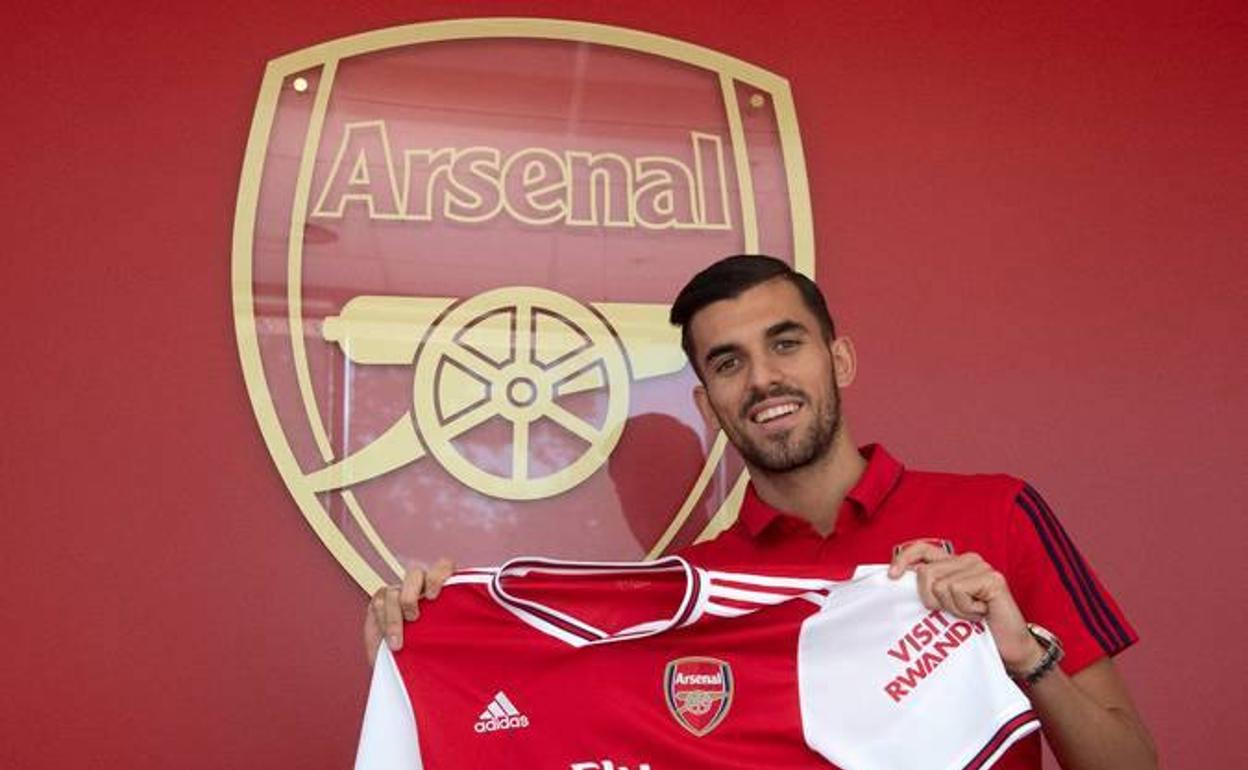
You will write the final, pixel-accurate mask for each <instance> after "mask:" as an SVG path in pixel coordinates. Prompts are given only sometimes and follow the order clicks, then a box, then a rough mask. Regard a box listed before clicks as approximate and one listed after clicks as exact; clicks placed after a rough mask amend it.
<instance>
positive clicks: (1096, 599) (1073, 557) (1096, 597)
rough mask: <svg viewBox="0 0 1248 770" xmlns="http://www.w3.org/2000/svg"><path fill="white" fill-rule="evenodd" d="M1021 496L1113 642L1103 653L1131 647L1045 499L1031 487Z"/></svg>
mask: <svg viewBox="0 0 1248 770" xmlns="http://www.w3.org/2000/svg"><path fill="white" fill-rule="evenodd" d="M1023 495H1025V496H1027V497H1028V498H1029V499H1030V500H1031V501H1032V503H1033V504H1035V506H1036V510H1037V511H1038V512H1039V514H1040V517H1041V518H1042V519H1043V520H1044V521H1045V523H1046V524H1047V526H1048V528H1049V531H1050V532H1051V533H1052V534H1053V536H1054V537H1055V538H1056V539H1057V543H1058V546H1059V548H1060V549H1061V551H1062V552H1063V554H1064V555H1065V557H1066V560H1067V563H1068V564H1070V565H1071V567H1072V569H1073V570H1074V573H1075V578H1076V580H1077V581H1078V583H1079V586H1080V588H1081V590H1082V591H1083V595H1084V597H1085V598H1087V600H1088V603H1089V605H1090V606H1091V608H1092V612H1093V614H1094V615H1095V616H1096V619H1097V622H1098V624H1099V625H1100V628H1101V631H1102V632H1103V633H1104V634H1105V636H1106V637H1108V638H1109V639H1111V640H1112V644H1113V649H1112V650H1108V649H1107V650H1106V652H1108V653H1111V654H1112V653H1115V652H1119V651H1121V650H1123V649H1125V648H1126V647H1127V645H1129V644H1131V635H1130V634H1128V633H1127V631H1126V629H1125V628H1124V627H1123V625H1122V622H1121V621H1120V620H1119V618H1118V617H1117V615H1115V614H1114V611H1113V609H1112V607H1111V606H1110V604H1109V602H1108V601H1106V599H1105V595H1104V593H1102V592H1101V590H1100V588H1098V587H1097V585H1096V579H1095V578H1094V577H1093V576H1092V570H1091V569H1090V568H1089V567H1088V563H1087V562H1086V561H1084V558H1083V555H1082V554H1080V553H1079V549H1078V548H1076V547H1075V544H1074V542H1073V541H1072V540H1071V539H1070V536H1069V535H1067V534H1066V530H1065V528H1063V527H1062V523H1061V522H1060V521H1058V519H1057V516H1056V515H1055V514H1054V513H1053V510H1052V509H1051V508H1049V505H1048V503H1046V502H1045V501H1044V498H1043V497H1041V496H1040V493H1039V492H1037V491H1036V490H1035V489H1033V488H1032V487H1031V486H1025V487H1023Z"/></svg>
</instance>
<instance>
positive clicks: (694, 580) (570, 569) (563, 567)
mask: <svg viewBox="0 0 1248 770" xmlns="http://www.w3.org/2000/svg"><path fill="white" fill-rule="evenodd" d="M675 570H680V571H682V572H683V573H684V577H685V593H684V597H683V599H682V600H681V602H680V606H679V607H677V608H676V611H675V612H674V613H673V614H672V615H671V617H668V618H663V619H659V620H654V621H650V622H646V623H640V624H638V625H636V626H632V627H630V628H625V629H621V630H619V631H616V632H615V633H610V632H607V631H604V630H602V629H600V628H596V627H595V626H592V625H590V624H589V623H586V622H584V621H583V620H580V619H579V618H576V617H573V616H572V615H569V614H567V613H564V612H560V611H559V610H556V609H554V608H553V607H548V606H546V605H544V604H541V603H539V602H535V601H530V600H528V599H521V598H519V597H518V596H515V595H513V594H511V593H509V592H508V591H507V588H506V586H505V585H504V579H505V578H508V577H522V576H524V575H526V574H529V573H531V572H543V573H546V574H563V575H590V574H618V575H638V574H647V573H655V572H670V571H675ZM706 584H707V576H706V573H705V572H704V571H703V570H701V569H697V568H695V567H693V566H691V565H690V564H689V563H688V562H687V561H685V560H684V559H682V558H681V557H679V556H669V557H666V558H663V559H658V560H655V561H648V562H571V561H561V560H558V559H539V558H518V559H512V560H511V561H508V562H507V563H506V564H504V565H503V566H501V567H499V568H498V570H497V571H495V572H494V573H493V576H492V577H491V578H490V580H489V584H488V585H489V591H490V596H491V597H493V598H494V600H495V601H496V602H498V603H499V604H500V605H501V606H502V607H503V608H504V609H506V610H507V611H509V612H511V613H512V614H513V615H515V616H516V617H518V618H519V619H520V620H522V621H524V622H525V623H527V624H528V625H530V626H533V627H534V628H536V629H537V630H539V631H541V632H542V633H544V634H547V635H548V636H553V637H555V638H556V639H560V640H562V641H564V642H567V643H568V644H570V645H572V646H573V647H585V646H588V645H593V644H603V643H606V642H620V641H625V640H628V639H640V638H643V637H647V636H653V635H655V634H661V633H663V632H664V631H667V630H670V629H672V628H677V627H679V626H686V625H689V624H690V623H693V622H694V621H696V620H697V619H698V618H699V617H700V616H701V615H702V613H703V611H704V610H705V606H706V599H707V590H706V588H707V585H706Z"/></svg>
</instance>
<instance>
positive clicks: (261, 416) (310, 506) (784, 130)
mask: <svg viewBox="0 0 1248 770" xmlns="http://www.w3.org/2000/svg"><path fill="white" fill-rule="evenodd" d="M486 38H534V39H546V40H560V41H567V42H581V43H593V44H597V45H606V46H613V47H616V48H623V49H627V50H633V51H638V52H641V53H645V54H649V55H652V56H659V57H662V58H666V59H671V60H674V61H679V62H683V63H685V64H689V65H692V66H695V67H700V68H702V69H705V70H709V71H711V72H712V73H714V74H716V75H718V76H719V81H720V90H721V92H722V95H723V97H724V100H725V113H726V116H727V119H728V126H729V132H730V136H731V139H732V143H733V158H734V162H735V167H736V171H737V179H738V187H739V193H740V197H741V213H742V235H743V239H744V251H745V252H747V253H756V252H757V251H758V229H757V222H756V221H755V218H754V208H753V207H754V203H755V197H754V190H753V185H752V182H751V175H750V171H749V159H748V157H747V152H748V146H747V145H746V144H745V142H744V131H743V128H742V125H741V117H740V111H739V109H738V107H737V97H736V91H735V87H734V85H733V84H734V82H738V81H739V82H741V83H746V84H749V85H750V86H752V87H754V88H757V89H758V90H760V91H763V92H765V93H767V94H768V95H769V96H770V97H771V99H772V108H773V110H774V111H775V117H776V125H777V130H778V132H779V137H780V149H781V156H782V159H783V163H784V167H785V169H784V170H785V178H786V182H787V185H788V194H789V217H790V223H791V233H792V239H793V266H794V269H795V270H797V271H798V272H801V273H803V274H805V275H807V276H810V277H811V278H813V277H814V269H815V263H814V232H813V227H812V218H811V209H810V191H809V187H808V186H807V179H806V162H805V156H804V153H803V150H802V143H801V136H800V133H799V130H798V123H797V113H796V108H795V107H794V104H793V97H792V93H791V91H790V90H789V83H788V80H786V79H785V78H783V77H781V76H779V75H776V74H774V73H772V72H769V71H768V70H765V69H763V68H761V67H758V66H756V65H753V64H750V63H748V62H745V61H743V60H741V59H738V58H736V57H733V56H729V55H727V54H724V53H720V52H718V51H714V50H711V49H709V48H704V47H702V46H699V45H696V44H693V43H688V42H684V41H681V40H676V39H673V38H669V37H664V36H662V35H657V34H654V33H650V32H642V31H639V30H632V29H627V28H623V27H615V26H609V25H605V24H595V23H590V22H580V21H567V20H561V19H543V18H520V17H499V18H476V19H451V20H445V21H435V22H424V23H417V24H408V25H403V26H398V27H390V28H386V29H380V30H375V31H371V32H364V33H361V34H357V35H351V36H348V37H343V38H338V39H336V40H330V41H326V42H323V43H319V44H316V45H313V46H310V47H308V48H304V49H302V50H299V51H295V52H293V53H290V54H286V55H284V56H280V57H278V58H276V59H273V60H271V61H270V62H269V63H268V65H267V66H266V67H265V74H264V80H263V82H262V83H261V87H260V95H259V97H258V99H257V102H256V110H255V115H254V117H253V119H252V124H251V129H250V132H249V134H248V139H247V150H246V154H245V156H244V160H243V168H242V174H241V178H240V182H239V192H238V200H237V203H236V206H235V214H234V233H233V259H232V268H231V284H232V299H233V313H234V328H235V336H236V338H237V342H238V349H239V358H240V361H241V364H242V368H243V379H244V382H245V384H246V387H247V393H248V396H249V398H250V400H251V405H252V410H253V412H254V413H255V415H256V419H257V422H258V423H259V425H260V432H261V434H262V435H263V437H264V441H265V444H266V446H267V448H268V450H269V455H270V456H271V457H272V458H273V461H274V463H275V464H276V465H277V469H278V472H279V473H280V474H281V476H282V480H283V481H284V482H285V484H286V487H287V489H288V490H289V491H290V494H291V496H292V497H293V498H294V499H295V502H296V504H297V505H298V506H299V509H300V511H301V512H302V514H303V516H304V518H305V519H306V520H307V522H308V524H309V525H310V526H311V527H312V529H313V531H314V532H315V533H316V535H317V537H318V538H320V540H321V542H322V543H323V544H324V545H325V547H326V548H328V549H329V551H330V553H332V554H333V556H334V558H335V559H336V560H337V561H338V562H339V564H341V565H342V566H343V568H344V569H346V570H347V573H348V574H350V575H351V577H352V578H353V579H354V580H355V582H356V583H357V584H359V586H360V587H361V588H363V589H364V591H365V592H366V593H369V594H372V593H373V592H374V591H376V590H377V589H378V588H380V587H381V586H382V585H384V584H386V582H387V581H386V580H385V579H383V577H382V576H381V575H380V574H379V573H378V572H377V570H376V569H375V568H374V567H373V566H372V565H371V564H369V562H368V561H367V560H366V559H365V558H364V557H363V556H362V555H361V554H360V553H359V552H357V551H356V549H355V547H354V546H353V545H352V544H351V543H350V541H349V540H348V539H347V538H346V536H345V535H344V534H343V533H342V532H341V531H340V530H339V529H338V528H337V526H336V525H335V524H334V523H333V521H332V520H331V518H330V515H329V512H328V511H327V510H326V509H325V507H324V506H323V505H322V504H321V502H320V501H319V500H318V499H317V497H316V493H315V492H314V491H313V490H312V489H311V486H310V485H309V484H308V483H307V482H306V478H307V477H306V475H305V474H304V472H303V471H302V470H301V469H300V467H299V463H298V460H297V459H296V457H295V455H294V452H293V450H292V449H291V447H290V443H289V441H288V439H287V437H286V434H285V431H284V429H283V427H282V424H281V423H280V421H279V420H278V417H277V411H276V407H275V405H274V402H273V398H272V396H271V394H270V392H269V387H268V381H267V378H266V377H265V374H264V369H263V363H262V360H261V355H260V347H259V338H258V336H257V328H256V318H255V315H254V313H253V307H254V296H253V292H252V270H253V247H254V237H255V226H256V217H257V215H258V203H259V196H260V181H261V175H262V172H263V169H264V166H265V160H266V154H267V149H268V141H269V135H270V131H271V129H272V126H273V122H274V118H275V115H276V111H277V103H278V95H279V93H280V90H281V88H282V85H283V83H284V82H285V81H286V79H287V78H288V77H290V76H291V75H294V74H295V73H298V72H303V71H306V70H309V69H313V68H317V67H319V68H321V86H320V87H319V88H318V89H317V94H316V103H315V105H314V107H313V114H312V118H311V119H310V122H309V128H308V134H307V136H306V138H305V151H304V153H303V156H302V160H301V164H300V171H299V184H298V185H297V187H296V193H295V196H296V199H295V204H294V206H293V209H294V211H293V214H292V228H291V232H292V233H294V232H302V231H303V228H302V225H303V222H304V220H305V219H306V211H307V197H308V193H309V188H310V182H311V166H312V160H313V157H314V155H313V153H312V152H309V151H308V148H315V147H316V146H317V144H318V143H319V139H320V137H319V134H320V130H321V126H322V125H323V118H324V114H325V110H326V106H327V103H328V98H329V94H330V93H331V92H332V90H333V89H332V79H333V74H334V72H335V69H336V66H337V63H338V62H339V61H340V60H342V59H345V58H349V57H351V56H358V55H361V54H368V53H374V52H376V51H381V50H384V49H387V48H395V47H399V46H410V45H415V44H419V43H429V42H442V41H449V40H467V39H486ZM301 243H302V242H301V240H300V239H296V238H292V239H291V244H290V251H291V253H290V258H291V259H292V260H298V259H299V258H300V253H297V252H299V250H300V248H301ZM296 275H297V273H296ZM292 284H294V285H298V282H294V281H292ZM299 313H300V308H299V305H298V302H297V299H296V302H295V303H293V304H292V306H291V307H290V310H289V315H290V318H291V319H292V320H293V319H296V318H298V317H299ZM292 347H293V349H294V353H295V363H296V371H297V374H298V375H299V381H300V386H301V391H302V396H303V402H304V406H305V409H306V410H307V411H308V416H309V422H310V424H311V426H312V430H313V432H314V435H316V437H317V440H318V444H321V447H322V454H325V453H326V448H325V447H326V444H327V440H322V439H323V432H324V428H323V422H322V421H321V420H320V418H319V407H318V406H317V405H316V403H315V399H313V398H310V392H311V385H310V380H309V379H308V378H307V376H306V367H307V357H306V353H304V352H303V349H302V348H303V340H302V334H293V335H292ZM726 445H727V439H726V437H725V435H724V433H723V431H720V432H719V434H718V435H717V436H716V438H715V440H714V442H713V443H712V446H711V448H710V451H709V452H708V453H707V456H706V459H705V461H704V464H703V468H702V471H701V473H700V474H699V475H698V478H697V480H696V481H695V482H694V484H693V486H692V487H691V489H690V492H689V495H688V496H687V498H686V500H685V502H684V503H683V504H682V505H681V507H680V509H679V510H678V511H677V512H676V513H675V514H674V516H673V519H672V522H671V524H669V526H668V528H667V529H666V530H665V532H664V533H663V535H662V536H661V537H660V538H659V540H658V541H657V542H656V543H655V545H654V546H653V547H652V548H651V550H650V552H649V553H648V554H647V555H646V558H648V559H652V558H655V556H657V555H658V554H659V553H661V552H662V551H663V550H665V549H666V547H667V546H668V545H669V544H670V543H671V540H672V539H673V538H674V537H675V535H676V534H677V533H678V532H679V530H680V528H681V526H682V525H683V524H684V523H685V521H686V520H687V518H688V516H689V515H690V514H691V513H692V510H693V507H694V505H695V504H696V503H697V501H698V500H699V499H701V496H702V494H703V493H704V491H705V488H706V485H707V484H708V483H709V481H710V479H711V477H712V476H713V474H714V471H715V470H716V469H717V468H718V467H719V465H720V463H721V462H722V460H723V455H724V451H725V449H726ZM329 454H330V455H331V458H330V459H332V452H329ZM327 461H329V460H327ZM747 480H748V474H747V472H746V471H745V470H742V471H741V473H740V475H739V476H738V478H737V479H736V480H735V481H734V482H733V484H732V487H731V491H730V492H729V493H728V494H727V495H726V496H725V498H724V500H723V501H722V503H721V505H720V507H719V509H718V510H717V511H716V512H715V513H714V514H713V515H712V516H711V518H710V519H709V521H708V522H707V525H706V527H705V528H704V529H703V531H702V533H700V534H699V536H698V539H699V540H700V539H705V538H707V537H710V536H713V535H714V534H717V533H718V532H720V531H722V530H723V529H725V528H726V527H727V526H728V525H729V524H731V523H732V521H733V520H734V519H735V517H736V513H737V510H738V509H739V507H740V504H741V500H742V498H743V496H744V493H745V484H746V481H747ZM342 494H343V496H344V499H345V500H346V502H347V506H348V509H349V510H350V511H351V513H352V515H353V516H354V517H355V518H356V521H357V523H358V524H359V525H360V526H361V529H362V531H363V532H364V535H365V537H366V538H367V539H368V540H369V542H370V544H371V545H373V547H374V548H375V549H376V550H377V553H378V555H379V556H380V557H381V558H382V560H383V561H385V562H386V563H387V565H388V566H390V567H391V568H392V569H393V570H394V571H395V572H396V573H397V574H399V575H402V574H403V571H404V570H403V567H402V565H400V564H399V563H398V561H397V560H396V559H395V558H394V557H393V555H391V554H390V552H389V549H388V548H386V546H385V544H384V543H383V542H381V539H380V536H379V535H377V533H376V531H375V530H374V529H373V527H372V525H371V524H370V523H369V522H368V520H367V518H366V517H365V516H364V515H363V511H362V510H361V509H360V507H359V505H358V503H356V502H354V496H353V495H352V493H351V492H350V490H344V491H343V492H342Z"/></svg>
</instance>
